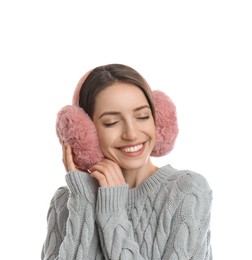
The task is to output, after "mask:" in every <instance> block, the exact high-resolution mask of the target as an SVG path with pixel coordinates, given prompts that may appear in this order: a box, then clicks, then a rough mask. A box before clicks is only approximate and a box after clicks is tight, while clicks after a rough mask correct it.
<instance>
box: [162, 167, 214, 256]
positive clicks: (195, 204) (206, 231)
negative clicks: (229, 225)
mask: <svg viewBox="0 0 252 260" xmlns="http://www.w3.org/2000/svg"><path fill="white" fill-rule="evenodd" d="M177 186H178V187H177V188H178V190H180V194H181V197H182V199H181V202H180V204H179V205H178V207H177V210H176V212H175V214H174V216H173V222H172V223H173V224H172V232H171V236H170V237H169V238H168V241H167V244H166V250H165V253H164V255H163V257H162V259H179V260H189V259H192V260H211V259H212V249H211V243H210V238H211V232H210V215H211V204H212V190H211V189H210V187H209V185H208V182H207V181H206V179H205V178H204V177H203V176H201V175H199V174H197V173H193V172H187V173H185V174H183V175H181V176H180V178H179V180H178V182H177Z"/></svg>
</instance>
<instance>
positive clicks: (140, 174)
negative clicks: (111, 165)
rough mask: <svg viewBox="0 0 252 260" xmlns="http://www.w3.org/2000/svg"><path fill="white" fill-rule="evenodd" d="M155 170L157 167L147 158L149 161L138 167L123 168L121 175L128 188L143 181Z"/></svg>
mask: <svg viewBox="0 0 252 260" xmlns="http://www.w3.org/2000/svg"><path fill="white" fill-rule="evenodd" d="M157 170H158V167H156V166H155V165H153V164H152V162H151V160H150V159H149V161H148V162H147V163H146V164H145V165H144V166H143V167H141V168H139V169H123V176H124V179H125V181H126V183H127V184H128V185H129V188H130V189H132V188H135V187H137V186H138V185H140V184H141V183H143V182H144V181H145V180H146V179H148V178H149V177H150V176H151V175H152V174H153V173H154V172H156V171H157Z"/></svg>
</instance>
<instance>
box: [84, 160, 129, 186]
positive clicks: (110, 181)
mask: <svg viewBox="0 0 252 260" xmlns="http://www.w3.org/2000/svg"><path fill="white" fill-rule="evenodd" d="M89 171H90V176H91V177H93V178H95V179H96V180H97V181H98V182H99V185H100V186H101V187H113V186H121V185H124V184H126V182H125V179H124V177H123V174H122V171H121V168H120V167H119V165H118V164H116V163H115V162H113V161H111V160H109V159H102V160H101V161H100V162H98V163H97V164H95V165H94V166H92V167H91V168H90V169H89Z"/></svg>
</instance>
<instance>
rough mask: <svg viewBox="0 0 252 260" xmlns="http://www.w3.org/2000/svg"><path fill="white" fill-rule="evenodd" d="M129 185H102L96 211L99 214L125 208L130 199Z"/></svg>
mask: <svg viewBox="0 0 252 260" xmlns="http://www.w3.org/2000/svg"><path fill="white" fill-rule="evenodd" d="M128 189H129V187H128V185H127V184H126V185H122V186H114V187H100V188H99V189H98V195H97V202H96V211H97V213H98V214H99V213H100V214H105V213H109V212H111V211H112V212H116V211H121V210H125V205H126V201H127V199H128Z"/></svg>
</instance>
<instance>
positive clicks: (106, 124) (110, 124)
mask: <svg viewBox="0 0 252 260" xmlns="http://www.w3.org/2000/svg"><path fill="white" fill-rule="evenodd" d="M116 123H117V121H115V122H112V123H104V124H103V125H104V126H105V127H111V126H113V125H115V124H116Z"/></svg>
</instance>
